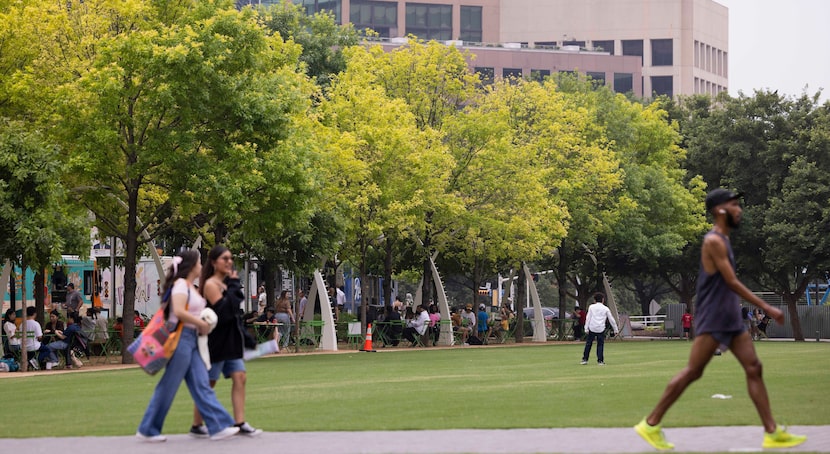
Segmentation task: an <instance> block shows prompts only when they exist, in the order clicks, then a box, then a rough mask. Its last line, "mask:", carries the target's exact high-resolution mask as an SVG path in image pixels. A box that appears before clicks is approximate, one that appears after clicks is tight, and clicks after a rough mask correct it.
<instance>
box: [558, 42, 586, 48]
mask: <svg viewBox="0 0 830 454" xmlns="http://www.w3.org/2000/svg"><path fill="white" fill-rule="evenodd" d="M562 45H563V46H579V47H580V49H581V48H583V47H585V41H574V40H571V41H562Z"/></svg>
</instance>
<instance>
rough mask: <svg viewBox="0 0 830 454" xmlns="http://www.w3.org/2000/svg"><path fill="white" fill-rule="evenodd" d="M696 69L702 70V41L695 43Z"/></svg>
mask: <svg viewBox="0 0 830 454" xmlns="http://www.w3.org/2000/svg"><path fill="white" fill-rule="evenodd" d="M695 68H700V41H695Z"/></svg>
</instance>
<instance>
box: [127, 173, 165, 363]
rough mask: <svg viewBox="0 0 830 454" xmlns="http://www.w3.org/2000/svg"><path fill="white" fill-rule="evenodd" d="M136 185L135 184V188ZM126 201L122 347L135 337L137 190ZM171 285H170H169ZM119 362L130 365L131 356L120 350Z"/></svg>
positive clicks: (130, 193)
mask: <svg viewBox="0 0 830 454" xmlns="http://www.w3.org/2000/svg"><path fill="white" fill-rule="evenodd" d="M137 186H138V185H137V184H135V187H137ZM128 197H129V200H128V201H127V237H126V238H122V239H123V240H124V246H125V250H124V310H123V317H124V332H123V338H122V342H123V344H122V345H125V346H126V345H130V344H131V343H132V341H133V337H134V335H135V323H134V320H133V316H134V314H135V287H136V283H135V269H136V260H137V257H136V255H137V254H138V235H139V232H138V219H137V216H138V190H137V189H135V190H131V191H128ZM171 284H172V283H171ZM121 362H122V363H123V364H132V363H133V355H131V354H130V352H128V351H127V349H126V348H122V349H121Z"/></svg>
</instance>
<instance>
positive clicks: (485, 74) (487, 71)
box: [473, 66, 496, 85]
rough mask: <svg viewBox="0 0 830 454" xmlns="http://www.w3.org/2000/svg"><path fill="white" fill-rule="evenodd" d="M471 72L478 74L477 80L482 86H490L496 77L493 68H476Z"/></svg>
mask: <svg viewBox="0 0 830 454" xmlns="http://www.w3.org/2000/svg"><path fill="white" fill-rule="evenodd" d="M473 72H475V73H476V74H478V79H479V80H480V81H481V84H482V85H491V84H492V83H493V81H494V79H495V77H496V71H495V69H493V68H486V67H483V66H476V67H475V68H474V69H473Z"/></svg>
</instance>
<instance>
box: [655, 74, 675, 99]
mask: <svg viewBox="0 0 830 454" xmlns="http://www.w3.org/2000/svg"><path fill="white" fill-rule="evenodd" d="M651 92H652V93H654V96H660V95H666V96H668V97H669V98H671V97H672V96H674V80H673V77H672V76H651Z"/></svg>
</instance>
